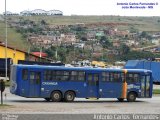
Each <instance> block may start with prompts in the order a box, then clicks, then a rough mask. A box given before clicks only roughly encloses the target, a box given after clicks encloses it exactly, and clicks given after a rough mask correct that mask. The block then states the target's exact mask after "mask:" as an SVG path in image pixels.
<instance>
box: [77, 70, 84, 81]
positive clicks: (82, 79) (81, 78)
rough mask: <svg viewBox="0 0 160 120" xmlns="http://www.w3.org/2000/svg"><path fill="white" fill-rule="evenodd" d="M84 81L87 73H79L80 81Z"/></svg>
mask: <svg viewBox="0 0 160 120" xmlns="http://www.w3.org/2000/svg"><path fill="white" fill-rule="evenodd" d="M84 80H85V72H84V71H78V81H84Z"/></svg>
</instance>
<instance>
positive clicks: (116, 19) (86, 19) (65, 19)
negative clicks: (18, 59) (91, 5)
mask: <svg viewBox="0 0 160 120" xmlns="http://www.w3.org/2000/svg"><path fill="white" fill-rule="evenodd" d="M19 18H23V19H29V20H32V21H35V22H40V21H41V20H45V21H46V22H47V23H48V24H49V25H74V24H76V23H85V24H90V23H100V22H101V23H129V24H130V25H129V26H127V27H126V26H121V25H120V26H116V27H118V28H119V29H121V27H122V28H123V29H124V27H125V29H126V30H127V29H129V28H130V27H135V28H137V29H138V30H141V31H159V30H160V22H158V20H160V17H127V16H98V15H95V16H89V15H88V16H23V17H22V16H21V17H17V16H12V17H11V19H12V20H17V19H19Z"/></svg>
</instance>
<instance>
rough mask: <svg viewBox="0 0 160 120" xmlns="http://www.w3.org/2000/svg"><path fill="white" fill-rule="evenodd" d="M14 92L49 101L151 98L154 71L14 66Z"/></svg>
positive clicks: (12, 83) (12, 88)
mask: <svg viewBox="0 0 160 120" xmlns="http://www.w3.org/2000/svg"><path fill="white" fill-rule="evenodd" d="M10 76H11V86H10V92H11V93H12V94H15V95H18V96H22V97H26V98H44V99H45V100H46V101H54V102H60V101H67V102H71V101H74V99H75V97H76V98H97V99H99V98H116V99H118V100H119V101H121V102H122V101H124V100H125V99H127V101H129V102H134V101H136V98H151V97H152V88H153V83H152V82H153V81H152V72H151V71H150V70H144V69H111V68H87V67H64V66H43V65H12V66H11V75H10Z"/></svg>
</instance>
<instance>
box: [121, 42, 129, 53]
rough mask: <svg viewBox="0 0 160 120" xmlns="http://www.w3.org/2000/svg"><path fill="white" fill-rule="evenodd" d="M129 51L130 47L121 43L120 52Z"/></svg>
mask: <svg viewBox="0 0 160 120" xmlns="http://www.w3.org/2000/svg"><path fill="white" fill-rule="evenodd" d="M129 51H130V48H129V47H128V46H127V45H125V44H122V45H121V46H120V54H128V53H129Z"/></svg>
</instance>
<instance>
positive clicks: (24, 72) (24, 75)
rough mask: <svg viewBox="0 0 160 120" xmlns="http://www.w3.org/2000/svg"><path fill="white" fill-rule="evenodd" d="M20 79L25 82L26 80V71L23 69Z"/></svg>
mask: <svg viewBox="0 0 160 120" xmlns="http://www.w3.org/2000/svg"><path fill="white" fill-rule="evenodd" d="M22 79H23V80H27V79H28V70H27V69H23V70H22Z"/></svg>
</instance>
